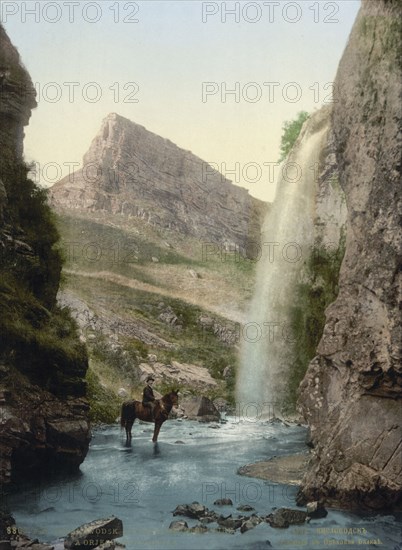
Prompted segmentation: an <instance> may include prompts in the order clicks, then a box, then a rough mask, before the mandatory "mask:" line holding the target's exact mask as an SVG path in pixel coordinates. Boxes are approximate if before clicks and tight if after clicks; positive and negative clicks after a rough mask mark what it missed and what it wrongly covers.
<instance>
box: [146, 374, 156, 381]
mask: <svg viewBox="0 0 402 550" xmlns="http://www.w3.org/2000/svg"><path fill="white" fill-rule="evenodd" d="M151 380H152V382H155V378H154V377H153V376H152V374H150V375H149V376H147V378H146V380H145V382H150V381H151Z"/></svg>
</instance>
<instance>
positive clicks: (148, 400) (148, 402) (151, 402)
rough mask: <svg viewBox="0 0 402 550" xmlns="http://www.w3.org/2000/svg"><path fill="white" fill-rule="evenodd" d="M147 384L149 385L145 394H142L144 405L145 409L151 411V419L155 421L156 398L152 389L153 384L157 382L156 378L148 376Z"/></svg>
mask: <svg viewBox="0 0 402 550" xmlns="http://www.w3.org/2000/svg"><path fill="white" fill-rule="evenodd" d="M145 382H146V383H147V385H146V386H145V388H144V391H143V394H142V404H143V405H144V407H148V408H149V409H150V410H151V418H152V420H154V409H155V404H156V403H155V401H156V399H155V396H154V392H153V389H152V384H153V383H154V382H155V378H154V377H153V376H152V374H150V375H149V376H147V378H146V380H145Z"/></svg>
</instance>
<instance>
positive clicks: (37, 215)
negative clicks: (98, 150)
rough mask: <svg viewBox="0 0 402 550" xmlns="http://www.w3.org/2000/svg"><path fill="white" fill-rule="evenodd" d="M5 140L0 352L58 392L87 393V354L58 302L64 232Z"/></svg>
mask: <svg viewBox="0 0 402 550" xmlns="http://www.w3.org/2000/svg"><path fill="white" fill-rule="evenodd" d="M7 145H8V144H7V143H6V144H5V147H4V149H3V150H2V155H1V157H0V178H1V180H2V182H3V185H4V189H5V193H6V204H5V208H4V209H3V220H2V221H3V225H2V230H1V247H0V259H1V268H0V280H1V283H0V307H1V310H2V315H1V318H0V353H1V358H2V360H3V361H4V362H6V363H9V364H13V365H15V366H17V367H18V368H19V369H20V370H21V371H23V372H25V373H26V374H28V375H29V377H30V379H31V380H32V381H33V382H34V383H37V384H39V385H40V386H41V387H43V388H45V389H47V390H49V391H51V392H52V393H55V394H56V395H61V396H64V395H84V394H85V382H84V381H83V377H84V376H85V372H86V368H87V355H86V350H85V346H84V345H83V344H82V343H81V342H80V341H79V337H78V332H77V326H76V323H75V322H74V321H73V319H72V318H71V316H70V315H69V313H68V311H66V310H65V309H64V310H63V309H60V308H59V307H57V304H56V294H57V290H58V287H59V281H60V273H61V267H62V255H61V252H60V250H59V248H58V240H59V233H58V231H57V228H56V225H55V223H54V217H53V214H52V211H51V210H50V208H49V206H48V204H47V199H46V191H45V190H44V189H41V188H39V187H38V186H37V185H36V184H35V183H34V182H33V181H32V180H31V179H30V178H29V177H28V172H29V167H28V166H27V165H26V164H25V163H23V162H22V161H21V160H20V159H19V158H18V156H17V155H16V154H15V152H14V151H13V150H12V148H11V147H8V146H7Z"/></svg>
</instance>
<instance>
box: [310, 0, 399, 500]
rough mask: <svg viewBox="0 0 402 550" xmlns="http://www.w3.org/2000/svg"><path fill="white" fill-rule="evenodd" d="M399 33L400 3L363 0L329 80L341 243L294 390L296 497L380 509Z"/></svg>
mask: <svg viewBox="0 0 402 550" xmlns="http://www.w3.org/2000/svg"><path fill="white" fill-rule="evenodd" d="M401 37H402V32H401V10H400V2H399V1H396V0H395V1H393V0H389V1H385V0H382V1H378V2H371V1H368V0H363V3H362V7H361V10H360V12H359V14H358V17H357V20H356V22H355V24H354V27H353V29H352V32H351V36H350V39H349V42H348V45H347V47H346V50H345V52H344V55H343V57H342V60H341V62H340V66H339V69H338V73H337V76H336V81H335V87H334V92H335V94H334V109H333V114H332V127H333V133H334V138H335V149H336V160H337V165H338V170H339V179H340V185H341V187H342V189H343V191H344V193H345V196H346V203H347V237H346V251H345V256H344V260H343V263H342V267H341V271H340V277H339V294H338V297H337V299H336V301H335V302H334V303H333V304H332V305H331V306H329V307H328V309H327V311H326V324H325V329H324V333H323V336H322V338H321V341H320V343H319V346H318V349H317V356H316V357H315V358H314V359H313V361H312V362H311V363H310V366H309V368H308V371H307V374H306V376H305V378H304V380H303V382H302V384H301V386H300V401H299V403H300V406H301V409H302V412H303V414H304V416H305V418H306V420H307V421H308V423H309V425H310V428H311V437H312V444H313V446H314V449H313V458H312V461H311V463H310V468H309V470H308V473H307V475H306V476H305V478H304V480H303V486H302V490H301V493H300V495H299V500H300V502H302V501H305V500H306V499H317V498H324V499H325V500H327V501H329V502H332V503H335V504H338V505H341V506H343V507H345V506H351V507H354V506H360V507H362V506H365V507H368V508H377V509H379V508H384V507H386V506H391V505H393V504H395V503H397V502H400V500H401V495H402V431H401V418H402V365H401V341H402V339H401V317H400V310H399V309H398V308H399V307H400V296H401V250H402V247H401V243H402V235H401V225H400V224H401V204H402V201H401V199H402V196H401V194H402V186H401V119H402V103H401V82H402V74H401V65H400V60H401V58H402V56H401V53H402V51H401Z"/></svg>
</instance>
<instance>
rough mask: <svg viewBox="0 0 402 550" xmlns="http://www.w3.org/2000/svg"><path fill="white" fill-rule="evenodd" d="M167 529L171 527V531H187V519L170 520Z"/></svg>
mask: <svg viewBox="0 0 402 550" xmlns="http://www.w3.org/2000/svg"><path fill="white" fill-rule="evenodd" d="M169 529H172V530H173V531H187V530H188V524H187V521H183V520H181V521H172V523H171V524H170V525H169Z"/></svg>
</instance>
